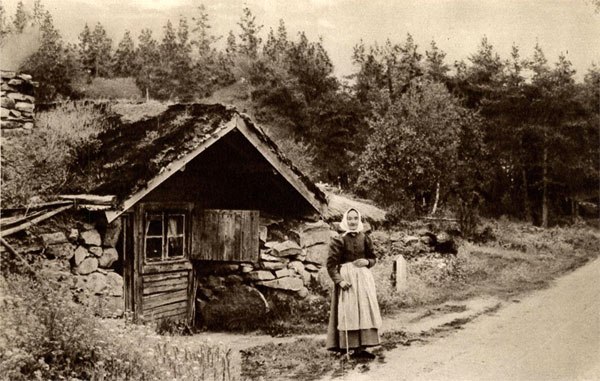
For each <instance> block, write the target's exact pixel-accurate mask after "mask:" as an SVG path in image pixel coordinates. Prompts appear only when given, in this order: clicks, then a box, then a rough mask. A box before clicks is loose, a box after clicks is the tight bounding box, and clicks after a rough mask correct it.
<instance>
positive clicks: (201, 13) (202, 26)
mask: <svg viewBox="0 0 600 381" xmlns="http://www.w3.org/2000/svg"><path fill="white" fill-rule="evenodd" d="M192 20H193V21H194V23H195V25H194V29H192V33H194V35H195V36H196V38H195V39H194V40H193V44H194V45H195V46H196V49H198V55H199V56H200V57H206V56H208V55H210V54H212V44H214V43H215V42H216V41H218V40H219V39H218V38H217V37H215V36H214V35H212V34H211V33H210V30H211V25H210V22H209V17H208V12H207V11H206V7H205V6H204V4H201V5H200V6H199V7H198V16H197V17H193V18H192Z"/></svg>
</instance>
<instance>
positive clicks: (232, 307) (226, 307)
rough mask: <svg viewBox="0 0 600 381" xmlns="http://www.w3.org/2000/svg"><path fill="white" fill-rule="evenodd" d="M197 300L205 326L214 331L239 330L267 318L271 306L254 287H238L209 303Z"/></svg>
mask: <svg viewBox="0 0 600 381" xmlns="http://www.w3.org/2000/svg"><path fill="white" fill-rule="evenodd" d="M203 302H204V301H202V299H197V304H196V305H197V306H198V307H199V308H198V311H199V312H200V314H199V317H200V318H201V319H202V323H203V325H205V326H206V327H207V328H209V329H214V330H236V329H237V330H239V329H240V328H242V327H244V326H246V325H247V324H252V323H254V324H256V322H262V321H264V319H265V318H266V314H267V312H268V311H269V308H268V307H269V305H268V303H267V302H266V299H265V297H264V296H263V295H262V294H261V293H260V292H259V291H258V290H257V289H255V288H254V287H249V286H244V285H238V286H235V287H232V288H231V289H228V290H226V291H225V292H224V293H223V294H222V295H221V297H219V298H218V299H215V298H213V300H211V301H209V302H204V303H203Z"/></svg>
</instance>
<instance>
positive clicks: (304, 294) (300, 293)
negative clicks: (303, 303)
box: [298, 287, 309, 299]
mask: <svg viewBox="0 0 600 381" xmlns="http://www.w3.org/2000/svg"><path fill="white" fill-rule="evenodd" d="M308 294H309V292H308V288H306V287H302V288H301V289H300V290H299V291H298V296H299V297H300V298H302V299H304V298H306V297H307V296H308Z"/></svg>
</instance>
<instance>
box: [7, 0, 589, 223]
mask: <svg viewBox="0 0 600 381" xmlns="http://www.w3.org/2000/svg"><path fill="white" fill-rule="evenodd" d="M267 29H268V30H267ZM32 30H35V31H37V32H36V34H35V35H36V39H37V44H36V49H35V50H34V51H32V52H31V53H32V54H31V55H28V56H27V57H25V58H24V59H23V60H22V62H19V65H18V67H17V68H15V69H16V70H18V71H21V72H24V73H28V74H31V75H32V76H33V78H34V80H35V81H37V82H39V86H38V88H37V89H36V99H37V102H38V103H44V102H55V101H62V100H72V99H86V98H87V99H89V98H115V97H116V98H118V97H122V98H134V99H136V100H138V101H141V100H143V99H152V100H158V101H168V102H196V101H209V100H212V101H218V102H226V103H233V104H235V105H236V106H238V107H239V108H240V109H242V111H245V112H248V113H249V114H251V115H252V117H253V118H255V119H256V120H257V121H258V123H259V124H261V125H263V126H264V127H265V128H266V129H267V131H269V133H270V134H271V135H273V137H274V139H275V140H276V141H277V142H278V143H279V145H280V146H281V147H282V148H283V149H284V150H285V151H286V152H287V154H288V156H290V158H291V159H292V161H294V162H295V163H297V165H298V166H299V167H300V168H301V169H302V170H304V171H305V172H307V174H308V175H310V176H311V177H312V179H313V180H314V181H322V182H326V183H329V184H332V185H335V186H336V187H339V188H340V189H342V190H343V191H346V192H350V193H354V194H356V195H358V196H361V197H365V198H369V199H372V200H374V201H375V202H377V203H378V204H379V205H381V206H383V207H385V208H386V209H387V210H388V211H389V216H388V218H389V219H390V220H391V221H398V220H403V219H411V218H415V217H419V216H425V215H442V216H443V215H445V214H448V213H451V214H452V215H454V216H456V217H458V218H459V219H460V220H461V226H462V228H463V230H465V231H464V233H466V234H468V233H469V230H472V229H474V224H475V221H476V219H477V216H479V215H482V216H488V217H499V216H502V215H505V216H508V217H510V218H515V219H520V220H524V221H528V222H531V223H534V224H536V225H540V226H543V227H547V226H549V225H554V224H562V223H570V222H573V221H576V220H577V219H579V218H581V216H583V217H585V216H588V217H589V216H592V217H597V213H598V203H599V201H600V199H599V188H598V184H599V181H600V144H599V142H600V68H599V67H598V66H597V65H596V64H593V65H592V66H591V67H590V68H589V69H588V70H587V72H586V73H585V75H584V76H583V81H577V80H576V79H575V70H574V68H573V66H572V64H571V62H570V61H569V60H568V58H567V57H566V55H562V54H561V55H560V56H558V57H555V58H552V57H546V55H545V54H544V50H543V47H542V46H539V45H536V46H535V48H534V50H533V51H532V52H522V51H521V50H520V49H519V47H518V46H513V47H512V51H511V53H510V56H509V57H501V56H500V55H499V54H498V53H497V52H496V50H495V49H494V46H493V43H492V41H489V40H488V39H487V38H486V37H485V36H482V38H481V41H480V44H479V45H478V47H477V49H476V50H475V51H474V52H473V53H472V54H470V55H469V56H468V57H467V58H466V59H465V60H461V61H456V62H453V63H450V62H447V61H446V54H445V53H444V52H443V51H442V50H441V49H439V48H438V46H437V45H436V42H435V41H431V43H430V45H429V46H426V47H420V46H418V45H417V44H416V43H415V41H414V39H413V37H412V36H411V35H410V33H407V34H406V35H405V36H397V38H394V39H393V40H392V39H390V40H386V41H382V42H381V43H375V44H371V45H369V44H366V43H364V42H363V41H357V42H356V45H355V46H354V53H353V55H352V61H353V63H354V68H355V71H354V73H353V74H352V75H350V76H348V77H345V78H338V77H336V76H335V74H334V67H333V64H332V62H331V60H330V57H329V55H328V52H327V50H326V49H325V48H324V46H323V42H322V40H316V41H311V40H309V39H308V38H307V36H306V34H305V33H303V32H299V33H298V34H297V35H295V36H292V35H289V34H288V30H287V28H286V24H285V20H280V22H279V25H276V26H271V27H268V28H267V27H266V26H264V25H262V24H261V22H260V20H257V17H256V16H255V15H254V14H253V12H252V10H251V9H250V8H248V7H244V8H243V9H240V16H239V21H238V22H237V24H236V25H232V29H231V31H230V32H229V34H228V35H227V36H217V35H214V34H213V33H212V29H211V18H210V14H209V13H208V11H207V9H206V8H205V7H204V6H202V5H201V6H199V7H197V9H196V11H195V14H194V15H190V17H181V18H180V19H179V20H176V21H175V22H172V21H171V20H165V24H164V27H163V30H162V34H161V35H155V34H154V33H153V32H152V30H151V29H149V28H146V29H142V31H141V33H140V34H139V35H138V36H133V35H132V34H131V33H130V32H129V31H126V32H125V33H124V35H123V36H122V38H121V39H120V41H112V40H111V39H110V38H109V37H108V34H107V31H106V30H105V28H104V27H103V25H102V24H100V23H97V24H95V25H87V24H86V25H85V27H84V28H83V30H82V31H81V33H80V34H79V37H78V41H77V42H69V41H65V39H63V37H62V36H61V33H60V31H59V30H57V28H56V27H55V25H54V22H53V18H52V14H51V13H50V12H49V11H47V10H46V9H45V7H44V4H43V3H42V2H41V0H36V1H35V3H34V6H33V9H28V8H27V7H26V6H25V5H24V4H23V2H19V3H18V5H17V8H16V12H15V14H14V15H7V14H6V11H5V9H4V8H0V38H1V41H2V45H3V46H6V45H9V44H10V40H11V39H13V38H15V37H18V36H23V35H26V34H29V33H31V31H32ZM221 39H224V42H225V43H224V44H223V43H222V42H223V41H222V42H221V43H218V41H219V40H221ZM132 83H134V84H135V86H133V85H131V84H132ZM128 86H129V87H128ZM130 87H133V90H131V91H129V94H125V95H123V94H121V93H122V92H123V89H129V88H130ZM92 90H93V91H92ZM117 90H120V91H121V93H120V95H119V96H115V95H114V94H115V93H116V92H117Z"/></svg>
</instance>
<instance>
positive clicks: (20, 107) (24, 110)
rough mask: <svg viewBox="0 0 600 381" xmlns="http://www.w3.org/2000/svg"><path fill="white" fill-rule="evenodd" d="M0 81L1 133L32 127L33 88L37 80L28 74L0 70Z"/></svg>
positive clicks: (15, 131)
mask: <svg viewBox="0 0 600 381" xmlns="http://www.w3.org/2000/svg"><path fill="white" fill-rule="evenodd" d="M0 77H1V79H2V82H1V83H0V86H1V87H0V94H1V97H0V99H1V102H2V104H1V106H2V107H1V109H0V114H1V115H0V116H1V120H2V122H1V126H2V133H3V134H5V133H7V132H9V131H10V132H11V133H18V132H23V131H28V130H31V129H32V128H33V112H34V109H35V104H34V101H35V98H34V89H35V87H37V85H38V84H37V82H34V81H32V77H31V76H30V75H28V74H18V73H15V72H12V71H4V70H2V71H0Z"/></svg>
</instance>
